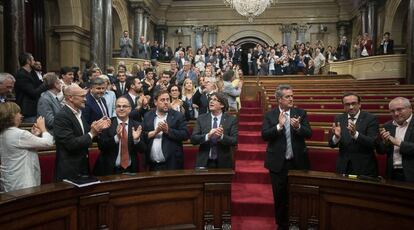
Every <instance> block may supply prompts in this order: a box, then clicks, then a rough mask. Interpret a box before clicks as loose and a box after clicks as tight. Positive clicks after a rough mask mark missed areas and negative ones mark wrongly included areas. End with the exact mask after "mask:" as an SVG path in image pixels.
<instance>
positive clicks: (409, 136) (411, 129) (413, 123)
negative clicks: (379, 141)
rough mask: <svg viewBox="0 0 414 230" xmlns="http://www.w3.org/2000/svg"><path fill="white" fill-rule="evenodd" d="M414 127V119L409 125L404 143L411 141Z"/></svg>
mask: <svg viewBox="0 0 414 230" xmlns="http://www.w3.org/2000/svg"><path fill="white" fill-rule="evenodd" d="M413 126H414V119H411V121H410V124H408V128H407V131H406V132H405V136H404V141H411V134H412V133H413ZM394 127H395V126H394ZM394 133H395V131H394ZM394 136H395V135H394Z"/></svg>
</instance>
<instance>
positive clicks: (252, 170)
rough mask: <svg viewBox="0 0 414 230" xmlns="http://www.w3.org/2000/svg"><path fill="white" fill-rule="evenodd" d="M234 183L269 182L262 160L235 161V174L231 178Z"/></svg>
mask: <svg viewBox="0 0 414 230" xmlns="http://www.w3.org/2000/svg"><path fill="white" fill-rule="evenodd" d="M233 182H236V183H257V184H258V183H260V184H270V183H271V181H270V176H269V171H268V170H267V169H266V168H265V167H264V162H263V161H262V160H256V161H254V160H238V161H236V174H235V176H234V178H233Z"/></svg>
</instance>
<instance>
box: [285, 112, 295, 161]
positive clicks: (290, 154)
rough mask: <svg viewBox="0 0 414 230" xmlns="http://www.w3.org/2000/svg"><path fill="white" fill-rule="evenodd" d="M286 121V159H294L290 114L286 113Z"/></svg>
mask: <svg viewBox="0 0 414 230" xmlns="http://www.w3.org/2000/svg"><path fill="white" fill-rule="evenodd" d="M285 116H286V121H285V125H284V126H285V136H286V159H288V160H289V159H292V158H293V150H292V139H291V136H290V119H289V114H287V113H285Z"/></svg>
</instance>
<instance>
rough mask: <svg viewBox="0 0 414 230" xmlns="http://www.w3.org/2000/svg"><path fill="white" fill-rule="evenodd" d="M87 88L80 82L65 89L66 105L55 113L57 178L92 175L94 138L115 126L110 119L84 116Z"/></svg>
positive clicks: (57, 179)
mask: <svg viewBox="0 0 414 230" xmlns="http://www.w3.org/2000/svg"><path fill="white" fill-rule="evenodd" d="M86 93H87V91H86V90H84V89H82V88H80V87H79V86H78V85H71V86H68V87H66V88H65V92H64V95H65V101H66V105H65V106H64V107H63V108H62V109H61V110H60V112H59V113H58V114H56V116H55V123H54V124H53V127H54V136H55V143H56V161H55V180H56V181H61V180H63V179H67V178H75V177H78V176H80V175H89V151H88V148H89V146H90V145H91V144H92V139H93V138H94V137H95V136H97V135H98V133H100V132H101V131H102V130H104V129H106V128H108V127H109V126H110V125H111V120H110V119H109V118H102V119H100V120H98V121H94V122H92V124H91V125H90V126H89V125H88V123H87V122H86V121H85V120H84V119H82V112H81V109H82V108H83V107H85V100H86V99H85V98H86Z"/></svg>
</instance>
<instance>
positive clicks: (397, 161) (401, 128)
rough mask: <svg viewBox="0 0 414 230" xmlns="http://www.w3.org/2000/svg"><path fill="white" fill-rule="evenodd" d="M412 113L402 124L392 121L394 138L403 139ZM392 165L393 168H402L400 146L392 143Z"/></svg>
mask: <svg viewBox="0 0 414 230" xmlns="http://www.w3.org/2000/svg"><path fill="white" fill-rule="evenodd" d="M412 118H413V115H411V116H410V117H409V118H408V119H407V120H406V121H404V123H403V124H402V125H398V124H397V122H395V121H393V122H392V123H393V124H394V125H395V126H396V127H395V139H397V140H401V142H402V141H403V140H404V137H405V133H406V132H407V128H408V124H410V122H411V119H412ZM392 161H393V166H394V168H395V169H398V168H402V157H401V154H400V146H396V145H394V154H393V155H392Z"/></svg>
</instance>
